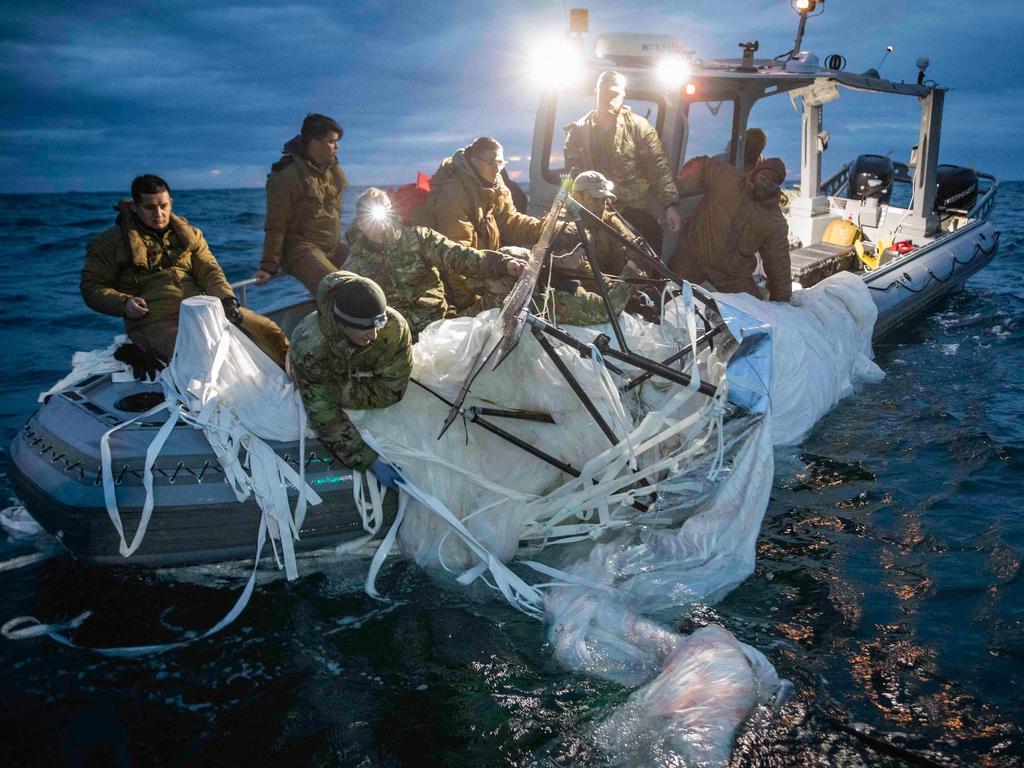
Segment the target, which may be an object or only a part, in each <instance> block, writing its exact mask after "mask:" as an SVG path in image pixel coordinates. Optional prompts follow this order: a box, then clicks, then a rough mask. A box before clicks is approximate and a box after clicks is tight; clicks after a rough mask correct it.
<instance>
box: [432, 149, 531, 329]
mask: <svg viewBox="0 0 1024 768" xmlns="http://www.w3.org/2000/svg"><path fill="white" fill-rule="evenodd" d="M504 167H505V150H504V149H503V148H502V146H501V144H500V143H498V140H497V139H493V138H491V137H490V136H481V137H480V138H478V139H477V140H476V141H474V142H473V143H472V144H470V145H469V146H468V147H464V148H462V149H459V150H457V151H456V152H455V154H453V155H452V156H451V157H448V158H445V160H443V161H442V162H441V165H440V167H439V168H438V169H437V172H436V173H434V176H433V177H432V178H431V179H430V195H429V196H428V197H427V199H426V201H425V202H424V203H423V205H422V206H421V207H420V208H419V209H418V210H417V211H416V214H415V222H416V223H417V224H419V225H421V226H424V227H430V228H431V229H433V230H436V231H438V232H440V233H441V234H442V235H444V236H445V237H447V238H448V239H449V240H452V241H454V242H456V243H458V244H459V245H465V246H468V247H470V248H476V249H479V250H487V251H499V250H500V251H501V252H502V253H506V254H508V255H510V256H516V257H518V258H522V259H525V258H529V253H528V252H526V251H525V250H523V249H524V248H529V247H531V246H533V244H534V243H536V242H537V240H538V239H539V238H540V232H541V228H542V227H543V221H542V220H541V219H536V218H534V217H533V216H528V215H526V214H524V213H520V212H519V211H517V210H516V207H515V205H514V204H513V202H512V193H511V192H510V191H509V188H508V187H507V186H506V185H505V182H504V181H503V180H502V177H501V171H502V169H503V168H504ZM442 278H443V279H444V283H445V290H446V293H447V295H448V300H449V302H450V303H451V304H452V305H453V306H455V307H456V308H457V309H459V310H467V309H468V312H469V313H470V314H475V313H476V312H477V311H480V310H483V309H487V308H488V305H489V304H490V305H493V302H488V301H486V298H487V297H488V296H490V295H494V296H498V295H500V296H504V294H505V293H507V289H508V287H509V286H508V285H504V286H503V287H504V290H502V286H499V285H497V284H495V285H493V286H492V285H489V283H481V282H480V281H479V280H474V279H472V278H471V277H470V276H469V275H465V274H460V273H456V272H446V273H445V274H442ZM499 282H501V281H499Z"/></svg>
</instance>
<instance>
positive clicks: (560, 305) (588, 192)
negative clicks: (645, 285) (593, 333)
mask: <svg viewBox="0 0 1024 768" xmlns="http://www.w3.org/2000/svg"><path fill="white" fill-rule="evenodd" d="M572 196H573V199H574V200H576V201H577V202H578V203H580V205H582V206H583V207H585V208H586V209H587V210H589V211H590V212H591V213H593V214H595V215H597V216H600V217H601V218H602V220H603V221H604V222H605V223H607V224H609V225H610V226H613V227H616V228H617V229H620V231H623V228H622V225H621V224H619V223H618V214H617V213H616V211H615V209H614V208H612V203H614V202H615V194H614V193H613V192H612V183H611V182H610V181H608V179H606V178H605V177H604V176H602V175H601V174H600V173H598V172H597V171H584V172H583V173H581V174H580V175H579V176H577V177H576V178H575V180H574V181H573V183H572ZM588 231H589V232H591V236H592V238H593V243H594V246H595V250H596V251H597V257H598V259H599V263H600V269H601V271H602V272H605V273H609V274H613V275H614V274H618V275H619V279H618V280H614V281H613V284H612V286H611V287H609V289H608V303H609V305H610V306H611V311H612V313H613V314H615V315H618V314H621V313H622V311H623V309H624V308H625V307H626V303H627V302H628V301H629V299H630V296H631V294H632V292H633V291H632V284H631V283H629V282H626V280H627V279H628V278H630V277H635V276H637V275H639V274H640V270H639V269H638V268H637V266H636V264H634V263H633V261H632V260H631V259H629V258H628V253H626V248H625V246H623V245H621V244H620V243H618V242H616V241H615V240H614V239H613V238H612V237H610V236H609V235H608V234H607V233H606V232H604V231H603V230H599V231H597V232H594V231H593V230H588ZM551 270H552V271H551V275H550V281H549V280H548V279H547V275H544V274H542V275H541V278H540V280H539V281H538V283H539V285H541V286H543V288H542V292H541V294H540V295H541V300H540V302H538V303H541V304H544V303H546V304H548V307H549V313H548V314H549V315H550V316H551V317H552V319H553V320H554V321H555V322H556V323H557V324H558V325H600V324H603V323H607V322H608V321H609V317H608V309H607V308H606V307H605V304H604V300H603V299H602V298H601V295H600V293H598V292H597V291H596V288H597V286H596V284H595V283H594V280H593V277H587V275H588V274H589V273H590V267H589V265H588V264H587V262H586V256H585V255H584V252H583V245H582V243H581V244H580V245H578V246H577V247H576V248H575V249H573V251H571V252H570V253H567V254H565V255H564V256H561V257H557V258H554V259H553V260H552V262H551ZM589 289H593V290H589Z"/></svg>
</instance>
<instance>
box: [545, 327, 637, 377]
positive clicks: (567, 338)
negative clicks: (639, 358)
mask: <svg viewBox="0 0 1024 768" xmlns="http://www.w3.org/2000/svg"><path fill="white" fill-rule="evenodd" d="M530 318H533V320H536V321H539V322H541V323H544V325H545V326H546V327H545V328H544V332H545V333H546V334H547V335H548V336H550V337H552V338H553V339H556V340H558V341H561V342H562V343H564V344H568V345H569V346H570V347H572V348H573V349H575V350H577V351H579V353H580V355H581V356H582V357H590V345H589V344H584V343H583V342H582V341H580V340H579V339H577V338H576V337H575V336H573V335H572V334H571V333H568V332H566V331H563V330H562V329H561V328H559V327H558V326H557V325H551V324H550V323H547V322H545V321H544V320H541V319H540V318H539V317H537V316H536V315H530V314H528V315H527V316H526V321H527V322H532V321H531V319H530ZM602 335H603V334H602ZM605 338H608V337H607V336H605ZM604 367H605V368H607V369H608V370H609V371H611V372H612V373H614V374H615V375H616V376H622V377H623V378H625V377H626V372H625V371H623V370H622V369H621V368H619V367H618V366H617V365H612V364H611V363H609V362H607V361H605V364H604Z"/></svg>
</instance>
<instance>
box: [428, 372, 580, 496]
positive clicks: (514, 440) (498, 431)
mask: <svg viewBox="0 0 1024 768" xmlns="http://www.w3.org/2000/svg"><path fill="white" fill-rule="evenodd" d="M409 381H411V382H412V383H413V384H416V385H417V386H419V387H422V388H423V389H425V390H426V391H427V392H429V393H430V394H432V395H433V396H434V397H436V398H437V399H438V400H440V401H441V402H442V403H444V404H445V405H447V406H449V407H451V408H453V409H456V410H457V412H459V413H463V415H464V416H465V418H466V419H468V420H469V421H470V422H472V423H473V424H477V425H478V426H480V427H482V428H483V429H485V430H487V431H488V432H490V433H491V434H492V435H495V436H496V437H500V438H501V439H502V440H504V441H506V442H508V443H511V444H512V445H514V446H516V447H517V448H520V449H522V450H524V451H526V452H527V453H528V454H530V455H531V456H536V457H537V458H538V459H540V460H541V461H543V462H545V463H547V464H550V465H551V466H553V467H555V468H556V469H559V470H561V471H562V472H565V474H567V475H571V476H572V477H579V476H580V473H579V470H577V469H576V468H575V467H573V466H572V465H571V464H566V463H565V462H564V461H561V460H560V459H556V458H555V457H554V456H552V455H550V454H548V453H545V452H544V451H542V450H540V449H539V448H535V447H534V446H532V445H530V444H529V443H527V442H526V441H524V440H520V439H519V438H518V437H516V436H515V435H513V434H511V433H510V432H506V431H505V430H504V429H502V428H501V427H499V426H497V425H495V424H491V423H490V422H489V421H486V420H484V419H483V418H481V417H480V416H479V415H478V414H477V413H475V412H473V411H472V409H470V411H469V412H468V413H465V412H463V411H462V409H461V408H459V406H457V405H455V403H453V402H452V401H451V400H449V399H448V398H447V397H445V396H444V395H442V394H441V393H440V392H435V391H434V390H433V389H431V388H430V387H428V386H427V385H426V384H424V383H423V382H422V381H417V380H416V379H412V378H411V379H409Z"/></svg>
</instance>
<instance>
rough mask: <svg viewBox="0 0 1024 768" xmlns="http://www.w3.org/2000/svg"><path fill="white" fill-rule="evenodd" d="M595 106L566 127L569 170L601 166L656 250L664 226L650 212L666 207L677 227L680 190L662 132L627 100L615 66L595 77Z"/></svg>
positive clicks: (628, 215)
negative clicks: (676, 185)
mask: <svg viewBox="0 0 1024 768" xmlns="http://www.w3.org/2000/svg"><path fill="white" fill-rule="evenodd" d="M596 93H597V108H596V109H593V110H591V111H590V112H588V113H587V114H586V115H584V116H583V117H582V118H580V120H578V121H577V122H575V123H572V124H571V125H569V127H568V133H567V135H566V138H565V169H566V170H567V171H568V172H569V174H570V175H572V176H573V177H575V176H576V175H577V174H579V173H582V172H583V171H599V172H600V173H601V174H603V175H604V176H605V178H607V179H608V180H609V181H611V182H612V183H613V184H614V185H615V193H616V195H618V198H619V209H620V211H621V213H622V216H623V218H625V219H626V220H627V221H628V222H629V223H630V224H632V225H633V226H634V227H636V229H637V230H638V231H639V232H640V234H641V235H643V238H644V239H645V240H646V241H647V242H648V244H649V245H650V246H651V247H652V248H653V249H654V250H655V251H658V252H660V251H661V238H662V230H661V225H660V224H659V223H658V218H657V217H656V216H655V215H654V214H653V213H652V212H651V211H652V209H653V210H658V211H663V212H664V217H665V224H666V226H667V227H668V228H669V229H670V230H671V231H672V232H677V231H678V230H679V212H678V211H677V210H676V205H677V204H678V203H679V194H678V193H677V192H676V187H675V184H673V182H672V171H671V170H670V169H669V167H668V161H667V160H666V159H665V150H664V148H663V147H662V145H661V140H660V139H659V138H658V132H657V131H655V130H654V127H653V126H652V125H651V124H650V123H649V122H647V121H646V120H645V119H644V118H642V117H640V116H639V115H636V114H634V113H633V111H632V110H631V109H630V108H629V107H627V106H625V104H624V103H623V102H624V101H625V98H626V78H625V76H624V75H623V74H622V73H620V72H616V71H615V70H608V71H606V72H602V73H601V76H600V77H599V78H598V79H597V90H596Z"/></svg>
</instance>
